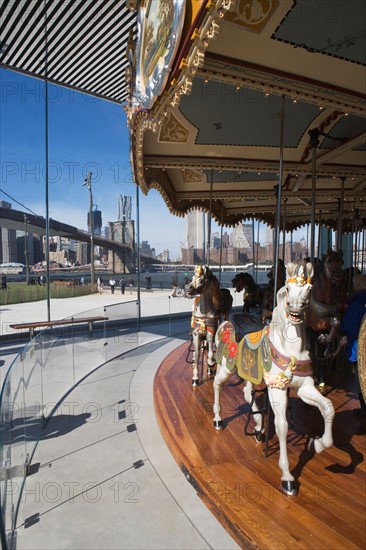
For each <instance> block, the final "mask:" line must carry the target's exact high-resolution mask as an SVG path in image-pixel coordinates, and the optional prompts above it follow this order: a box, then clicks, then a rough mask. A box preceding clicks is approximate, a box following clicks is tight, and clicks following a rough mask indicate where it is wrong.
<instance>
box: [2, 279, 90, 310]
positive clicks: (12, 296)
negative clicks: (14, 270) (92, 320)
mask: <svg viewBox="0 0 366 550" xmlns="http://www.w3.org/2000/svg"><path fill="white" fill-rule="evenodd" d="M94 292H96V287H95V285H94V286H93V285H85V286H81V285H78V286H58V285H55V284H53V283H51V285H50V294H51V298H74V297H76V296H85V295H86V294H93V293H94ZM46 299H47V287H46V286H39V285H27V284H26V283H10V284H8V290H6V291H4V290H3V291H0V306H5V305H7V304H21V303H23V302H37V301H39V300H46Z"/></svg>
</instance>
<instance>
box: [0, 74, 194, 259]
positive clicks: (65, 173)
mask: <svg viewBox="0 0 366 550" xmlns="http://www.w3.org/2000/svg"><path fill="white" fill-rule="evenodd" d="M0 86H1V99H0V101H1V106H0V115H1V122H0V138H1V139H0V162H1V192H0V199H1V200H6V201H8V202H10V203H12V208H14V209H18V210H24V211H26V210H25V209H24V208H22V207H21V206H20V205H19V204H17V203H16V202H15V201H18V203H21V204H23V205H24V206H25V207H27V208H29V209H30V210H31V211H33V212H34V213H35V214H38V215H41V216H45V132H46V130H45V104H44V93H45V92H44V90H45V86H44V83H43V82H42V81H40V80H37V79H33V78H30V77H27V76H24V75H20V74H18V73H15V72H13V71H9V70H6V69H0ZM48 97H49V108H48V120H49V125H48V126H49V151H48V158H49V216H50V218H53V219H55V220H58V221H62V222H65V223H69V224H71V225H75V226H77V227H78V228H79V229H85V230H86V229H87V212H88V210H89V192H88V189H87V187H86V186H83V185H82V184H83V181H84V178H85V177H86V175H87V173H88V172H89V171H91V172H92V174H93V176H92V190H93V204H94V205H97V206H98V209H99V210H101V211H102V220H103V226H104V225H108V222H109V221H116V220H117V212H118V211H117V200H118V196H119V195H121V194H122V195H128V196H132V204H133V208H132V219H135V220H136V208H135V207H136V185H135V184H134V181H133V177H132V172H131V165H130V153H129V132H128V128H127V123H126V115H125V112H124V110H123V109H122V107H121V106H120V105H117V104H114V103H111V102H107V101H104V100H102V99H98V98H93V97H91V96H88V95H86V94H81V93H78V92H75V91H72V90H68V89H66V88H62V87H59V86H54V85H49V92H48ZM8 195H10V197H12V199H13V200H12V199H11V198H10V197H9V196H8ZM139 201H140V240H141V241H142V240H147V241H149V244H150V246H151V247H153V248H155V251H156V253H157V254H158V253H160V252H163V250H164V249H168V250H169V252H170V257H171V258H175V257H177V256H179V252H180V243H181V241H184V234H185V221H184V219H183V218H179V217H177V216H173V215H172V214H170V212H169V211H168V208H167V206H166V204H165V202H164V201H163V199H162V197H161V196H160V194H159V193H158V192H157V191H155V190H152V191H150V192H149V194H148V196H145V195H143V194H142V192H141V191H140V193H139ZM167 227H169V231H167Z"/></svg>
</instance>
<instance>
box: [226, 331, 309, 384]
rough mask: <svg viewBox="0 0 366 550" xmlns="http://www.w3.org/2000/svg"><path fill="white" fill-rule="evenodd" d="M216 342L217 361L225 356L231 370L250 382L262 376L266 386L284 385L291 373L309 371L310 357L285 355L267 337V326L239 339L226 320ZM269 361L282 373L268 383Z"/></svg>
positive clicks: (300, 374)
mask: <svg viewBox="0 0 366 550" xmlns="http://www.w3.org/2000/svg"><path fill="white" fill-rule="evenodd" d="M239 335H240V332H239ZM217 342H218V344H217V348H216V361H217V363H218V364H221V363H222V360H223V358H224V357H225V359H226V363H225V365H226V367H227V368H228V369H229V370H230V371H233V370H234V369H237V372H238V375H239V376H240V377H241V378H244V380H249V381H250V382H252V383H253V384H256V385H258V384H260V383H261V382H262V381H263V379H265V381H266V383H267V385H271V386H274V387H279V388H283V387H285V386H286V385H287V384H288V383H289V382H290V381H291V379H292V376H293V374H296V375H298V376H308V375H311V374H312V366H311V361H310V360H306V361H299V360H297V359H296V358H295V357H285V356H284V355H282V354H280V353H279V352H278V351H277V350H276V349H275V348H274V346H273V344H272V343H271V341H270V339H269V327H268V326H267V327H265V328H260V329H259V330H258V329H257V330H256V331H254V332H249V333H247V334H244V336H243V337H242V338H241V339H240V341H239V342H238V333H236V331H235V326H234V323H233V322H231V321H227V322H226V323H223V324H222V325H221V326H220V327H219V329H218V333H217ZM272 361H273V362H274V363H275V364H276V365H277V367H279V368H280V369H281V370H282V371H283V372H282V373H281V374H279V375H277V377H276V380H273V381H272V382H271V381H270V380H271V377H270V376H269V373H270V371H271V368H272ZM277 379H278V380H277Z"/></svg>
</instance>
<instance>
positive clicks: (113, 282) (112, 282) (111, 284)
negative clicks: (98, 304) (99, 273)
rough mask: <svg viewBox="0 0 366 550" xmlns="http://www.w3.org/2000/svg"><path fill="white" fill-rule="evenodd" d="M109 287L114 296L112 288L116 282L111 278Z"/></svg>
mask: <svg viewBox="0 0 366 550" xmlns="http://www.w3.org/2000/svg"><path fill="white" fill-rule="evenodd" d="M109 286H110V287H111V292H112V294H114V287H115V286H116V281H115V280H114V279H113V277H111V278H110V279H109Z"/></svg>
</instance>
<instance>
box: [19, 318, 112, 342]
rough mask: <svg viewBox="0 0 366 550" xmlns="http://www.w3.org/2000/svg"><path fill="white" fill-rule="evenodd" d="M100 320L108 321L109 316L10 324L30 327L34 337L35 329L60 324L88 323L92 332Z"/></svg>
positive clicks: (31, 334) (21, 328)
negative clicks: (94, 325)
mask: <svg viewBox="0 0 366 550" xmlns="http://www.w3.org/2000/svg"><path fill="white" fill-rule="evenodd" d="M98 321H108V317H102V316H97V317H76V318H74V317H71V318H70V319H59V320H56V321H35V322H34V323H18V324H15V325H10V327H11V328H13V329H16V330H25V329H29V336H30V338H33V336H34V331H35V330H36V329H38V328H45V327H59V326H66V325H76V324H78V325H79V324H82V323H88V326H89V332H92V330H93V323H96V322H98Z"/></svg>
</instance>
